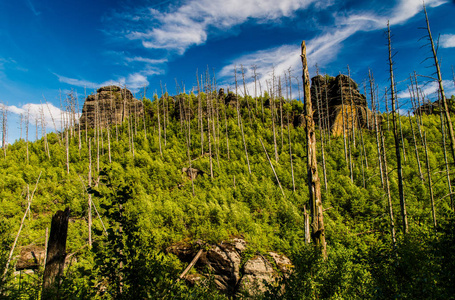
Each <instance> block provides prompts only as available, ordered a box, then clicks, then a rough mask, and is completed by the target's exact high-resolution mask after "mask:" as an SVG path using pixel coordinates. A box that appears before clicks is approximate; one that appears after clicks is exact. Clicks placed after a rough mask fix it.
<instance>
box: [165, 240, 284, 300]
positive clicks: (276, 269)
mask: <svg viewBox="0 0 455 300" xmlns="http://www.w3.org/2000/svg"><path fill="white" fill-rule="evenodd" d="M199 244H201V243H199ZM198 247H200V245H198ZM198 247H193V246H192V245H190V244H187V243H177V244H174V245H172V246H171V247H169V248H168V249H167V252H168V253H172V254H175V255H176V256H177V257H178V258H179V259H180V260H182V261H184V262H190V261H191V260H192V259H193V257H194V256H195V255H196V253H197V252H198V249H197V248H198ZM203 247H204V248H205V249H206V250H205V251H203V253H202V254H201V256H200V258H199V260H198V262H197V263H196V265H195V268H196V272H197V273H192V274H189V275H187V276H186V277H185V280H186V281H187V282H189V283H190V284H198V283H199V282H202V281H203V280H205V278H208V277H209V276H210V275H212V276H213V278H214V282H215V284H216V286H217V288H218V289H219V290H220V291H222V292H223V293H225V294H227V295H229V296H240V295H250V296H253V295H260V294H261V293H263V292H264V291H265V289H266V285H267V284H274V282H276V280H277V279H278V278H279V277H280V276H284V275H286V274H289V272H290V271H291V269H292V263H291V261H290V260H289V259H288V258H287V257H286V256H284V255H280V254H278V253H276V252H268V253H267V254H264V255H263V254H260V253H256V255H253V256H251V257H250V258H248V259H246V258H245V257H246V256H247V255H246V250H247V247H248V245H247V243H246V242H245V240H243V239H242V238H234V239H232V240H230V241H228V242H221V243H219V244H216V245H205V246H203Z"/></svg>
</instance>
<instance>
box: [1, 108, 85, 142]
mask: <svg viewBox="0 0 455 300" xmlns="http://www.w3.org/2000/svg"><path fill="white" fill-rule="evenodd" d="M3 107H6V109H7V111H8V113H13V114H16V115H18V116H20V115H22V116H23V118H24V121H23V122H25V118H26V116H29V122H30V126H35V124H36V120H38V126H40V127H41V119H42V117H44V125H45V127H46V128H47V129H49V130H60V129H61V125H62V120H63V119H64V118H68V117H69V114H68V113H67V112H65V111H64V110H61V109H60V108H58V107H55V106H54V105H53V104H51V103H47V102H46V103H40V104H36V103H27V104H24V105H22V106H19V107H18V106H16V105H10V106H5V105H3V104H0V108H2V109H3ZM76 118H77V119H79V114H78V113H77V115H76ZM30 138H31V137H30Z"/></svg>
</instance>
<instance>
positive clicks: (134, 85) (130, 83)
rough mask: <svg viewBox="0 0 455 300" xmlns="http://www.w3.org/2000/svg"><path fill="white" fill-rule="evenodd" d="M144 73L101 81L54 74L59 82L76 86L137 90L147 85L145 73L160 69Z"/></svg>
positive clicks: (148, 73) (156, 71)
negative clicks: (115, 86) (122, 87)
mask: <svg viewBox="0 0 455 300" xmlns="http://www.w3.org/2000/svg"><path fill="white" fill-rule="evenodd" d="M143 73H144V74H141V73H133V74H129V75H128V76H127V77H119V78H117V80H108V81H105V82H102V83H96V82H91V81H87V80H83V79H75V78H69V77H65V76H61V75H59V74H55V73H54V75H55V76H57V77H58V80H59V81H60V82H63V83H66V84H69V85H73V86H78V87H84V88H88V89H97V88H100V87H102V86H107V85H120V86H126V88H128V89H130V90H132V91H137V90H139V89H141V88H143V87H144V86H147V85H149V82H148V80H147V77H146V76H145V75H154V74H160V73H161V70H159V69H153V68H147V69H145V70H144V71H143Z"/></svg>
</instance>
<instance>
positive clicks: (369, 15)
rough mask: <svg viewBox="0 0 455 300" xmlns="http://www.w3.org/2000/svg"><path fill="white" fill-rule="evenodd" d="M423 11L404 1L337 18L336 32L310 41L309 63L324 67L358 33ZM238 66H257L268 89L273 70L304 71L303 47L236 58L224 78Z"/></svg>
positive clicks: (435, 1)
mask: <svg viewBox="0 0 455 300" xmlns="http://www.w3.org/2000/svg"><path fill="white" fill-rule="evenodd" d="M446 2H447V1H445V0H444V1H443V0H428V1H426V5H427V6H430V7H434V6H439V5H441V4H444V3H446ZM422 10H423V6H422V2H421V1H420V0H401V1H400V2H399V3H398V4H397V6H396V7H392V8H390V9H389V10H388V11H387V12H383V13H382V15H378V14H377V13H376V12H374V11H371V12H370V11H364V12H361V13H358V12H354V13H351V14H349V13H348V14H345V15H335V25H336V26H335V29H333V28H330V29H328V30H327V31H325V32H322V33H321V34H319V35H318V36H316V37H314V38H312V39H310V40H308V41H306V45H307V57H308V63H309V64H310V67H312V65H311V64H312V63H316V62H317V63H318V65H319V66H323V65H325V64H327V63H329V62H331V61H333V59H335V58H336V56H337V54H338V52H339V50H340V49H341V48H342V43H343V42H344V41H345V40H346V39H347V38H349V37H351V36H352V35H354V34H355V33H357V32H359V31H374V30H379V29H384V28H386V27H387V21H388V20H389V19H390V24H391V25H394V24H401V23H403V22H405V21H407V20H409V19H410V18H412V17H414V16H415V15H416V14H417V13H418V12H420V11H422ZM235 65H237V67H238V68H240V65H243V66H244V67H246V68H248V67H250V66H252V65H256V66H257V72H258V73H259V74H261V76H260V80H261V84H263V86H265V85H264V84H265V80H267V79H269V78H270V73H271V72H272V69H273V68H274V70H275V75H276V76H282V75H283V72H284V71H285V70H287V69H289V68H291V69H293V70H299V69H300V68H301V62H300V48H299V47H298V46H296V44H292V45H283V46H280V47H275V48H270V49H264V50H259V51H256V52H254V53H249V54H247V55H244V56H241V57H238V58H236V59H235V60H233V61H232V62H231V63H229V64H228V65H227V66H225V67H223V68H222V70H221V72H220V75H221V76H222V77H228V76H230V77H231V76H232V77H233V75H234V66H235ZM247 75H249V76H247V77H248V78H251V76H252V70H251V69H250V70H248V72H247ZM226 80H227V78H226ZM231 80H232V78H231ZM251 87H252V83H251V82H250V84H249V89H250V90H251Z"/></svg>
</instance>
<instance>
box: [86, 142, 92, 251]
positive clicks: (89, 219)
mask: <svg viewBox="0 0 455 300" xmlns="http://www.w3.org/2000/svg"><path fill="white" fill-rule="evenodd" d="M91 187H92V139H91V138H89V140H88V188H89V189H90V188H91ZM87 221H88V244H89V246H90V247H91V246H92V194H91V193H88V208H87Z"/></svg>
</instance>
